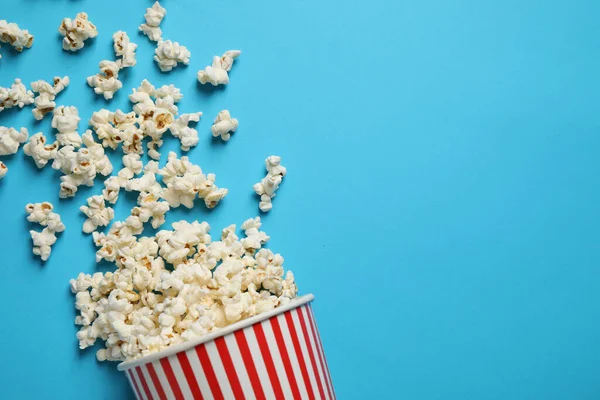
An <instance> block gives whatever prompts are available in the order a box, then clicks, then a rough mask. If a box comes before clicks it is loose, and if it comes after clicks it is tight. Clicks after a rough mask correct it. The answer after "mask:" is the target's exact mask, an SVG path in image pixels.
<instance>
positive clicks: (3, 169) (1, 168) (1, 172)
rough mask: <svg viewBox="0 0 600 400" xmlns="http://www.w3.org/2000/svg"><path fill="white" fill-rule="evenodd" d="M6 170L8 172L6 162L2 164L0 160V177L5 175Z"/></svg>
mask: <svg viewBox="0 0 600 400" xmlns="http://www.w3.org/2000/svg"><path fill="white" fill-rule="evenodd" d="M7 172H8V167H7V166H6V164H4V163H3V162H2V161H0V179H2V178H4V177H5V176H6V173H7Z"/></svg>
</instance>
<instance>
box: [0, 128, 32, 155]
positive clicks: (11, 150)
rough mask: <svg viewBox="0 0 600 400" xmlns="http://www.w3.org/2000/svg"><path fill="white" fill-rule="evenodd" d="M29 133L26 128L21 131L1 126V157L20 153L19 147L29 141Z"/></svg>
mask: <svg viewBox="0 0 600 400" xmlns="http://www.w3.org/2000/svg"><path fill="white" fill-rule="evenodd" d="M28 137H29V132H27V129H26V128H21V130H20V131H18V130H16V129H15V128H7V127H5V126H0V156H8V155H10V154H15V153H16V152H17V151H19V146H20V145H21V144H22V143H25V142H26V141H27V138H28Z"/></svg>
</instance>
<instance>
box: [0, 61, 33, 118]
mask: <svg viewBox="0 0 600 400" xmlns="http://www.w3.org/2000/svg"><path fill="white" fill-rule="evenodd" d="M0 58H1V57H0ZM31 103H33V92H32V91H31V90H27V87H25V85H24V84H23V82H21V80H20V79H15V81H14V83H13V84H12V85H11V87H10V88H5V87H0V111H4V109H7V108H12V107H19V108H23V107H25V106H26V105H29V104H31Z"/></svg>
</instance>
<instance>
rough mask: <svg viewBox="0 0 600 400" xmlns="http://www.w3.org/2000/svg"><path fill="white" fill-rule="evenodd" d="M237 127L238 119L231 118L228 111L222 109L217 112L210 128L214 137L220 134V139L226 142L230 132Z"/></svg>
mask: <svg viewBox="0 0 600 400" xmlns="http://www.w3.org/2000/svg"><path fill="white" fill-rule="evenodd" d="M237 128H238V120H237V119H235V118H231V115H229V111H227V110H223V111H221V112H219V114H218V115H217V118H215V122H214V123H213V126H211V128H210V129H211V131H212V134H213V136H214V137H218V136H221V139H223V140H224V141H226V142H227V141H229V139H230V138H231V134H232V133H233V132H235V131H236V129H237Z"/></svg>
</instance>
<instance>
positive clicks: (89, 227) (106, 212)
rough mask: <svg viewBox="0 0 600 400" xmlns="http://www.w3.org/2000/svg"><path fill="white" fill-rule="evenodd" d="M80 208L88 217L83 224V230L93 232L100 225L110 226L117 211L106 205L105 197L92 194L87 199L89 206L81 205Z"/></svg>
mask: <svg viewBox="0 0 600 400" xmlns="http://www.w3.org/2000/svg"><path fill="white" fill-rule="evenodd" d="M79 210H80V211H81V212H82V213H84V214H85V215H86V216H87V217H88V218H87V220H86V221H85V222H84V224H83V232H85V233H91V232H93V231H95V230H96V229H98V227H99V226H108V224H109V223H110V221H112V219H113V218H114V217H115V212H114V210H113V209H112V208H111V207H106V206H105V204H104V197H102V196H92V197H89V198H88V199H87V206H85V205H84V206H81V207H79Z"/></svg>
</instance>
